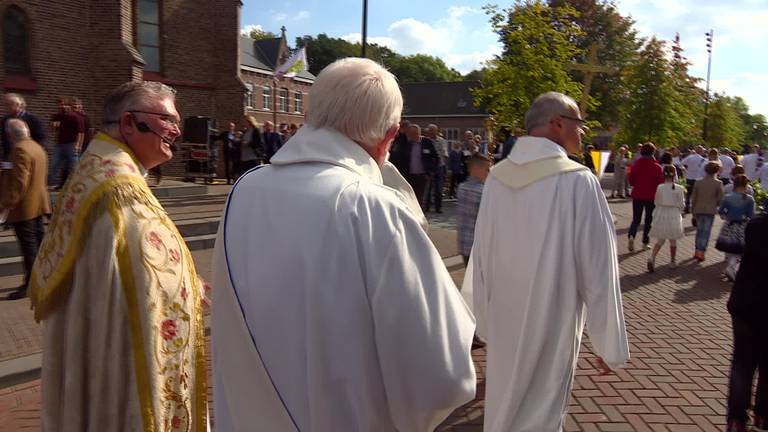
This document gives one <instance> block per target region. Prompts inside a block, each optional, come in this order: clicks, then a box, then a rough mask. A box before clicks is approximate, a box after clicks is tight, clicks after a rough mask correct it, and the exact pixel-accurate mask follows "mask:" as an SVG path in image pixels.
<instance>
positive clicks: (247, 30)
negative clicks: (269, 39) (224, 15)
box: [240, 24, 264, 36]
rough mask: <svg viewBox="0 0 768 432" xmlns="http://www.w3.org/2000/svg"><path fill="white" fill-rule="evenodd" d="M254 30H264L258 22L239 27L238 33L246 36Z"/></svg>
mask: <svg viewBox="0 0 768 432" xmlns="http://www.w3.org/2000/svg"><path fill="white" fill-rule="evenodd" d="M254 30H258V31H264V28H263V27H262V26H261V25H260V24H248V25H247V26H245V27H243V28H241V29H240V34H241V35H243V36H248V35H249V34H251V32H252V31H254Z"/></svg>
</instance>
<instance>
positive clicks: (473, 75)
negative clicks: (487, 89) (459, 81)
mask: <svg viewBox="0 0 768 432" xmlns="http://www.w3.org/2000/svg"><path fill="white" fill-rule="evenodd" d="M486 75H488V69H487V68H480V69H475V70H473V71H470V72H469V73H468V74H466V75H464V80H465V81H482V80H484V79H485V76H486Z"/></svg>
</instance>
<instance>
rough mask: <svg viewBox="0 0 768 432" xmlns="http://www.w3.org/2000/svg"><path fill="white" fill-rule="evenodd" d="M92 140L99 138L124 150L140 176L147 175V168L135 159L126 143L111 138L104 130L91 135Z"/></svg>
mask: <svg viewBox="0 0 768 432" xmlns="http://www.w3.org/2000/svg"><path fill="white" fill-rule="evenodd" d="M93 139H94V140H101V141H104V142H105V143H108V144H112V145H113V146H115V147H117V148H119V149H120V150H122V151H124V152H125V153H127V154H128V156H130V157H131V160H132V161H133V163H134V164H136V167H137V168H138V169H139V172H140V173H141V175H142V177H146V176H147V169H146V168H144V165H142V164H141V163H140V162H139V160H138V159H136V155H135V154H134V153H133V150H131V148H130V147H128V144H126V143H124V142H122V141H120V140H117V139H115V138H112V137H111V136H109V135H107V134H106V133H104V132H99V133H97V134H96V136H95V137H93Z"/></svg>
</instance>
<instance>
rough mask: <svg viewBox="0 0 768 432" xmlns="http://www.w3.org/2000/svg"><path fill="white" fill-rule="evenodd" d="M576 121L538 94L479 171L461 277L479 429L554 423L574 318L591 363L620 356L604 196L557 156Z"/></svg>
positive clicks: (575, 341)
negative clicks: (504, 149)
mask: <svg viewBox="0 0 768 432" xmlns="http://www.w3.org/2000/svg"><path fill="white" fill-rule="evenodd" d="M583 125H584V120H583V119H582V118H581V116H580V115H579V108H578V106H577V105H576V103H575V102H574V101H573V99H571V98H569V97H567V96H565V95H563V94H561V93H555V92H550V93H545V94H543V95H541V96H539V97H538V98H537V99H536V100H535V101H534V102H533V104H532V105H531V108H530V109H529V110H528V113H527V114H526V116H525V129H526V130H527V131H528V134H529V135H528V136H523V137H520V138H519V139H518V140H517V143H516V144H515V147H514V148H513V149H512V150H511V151H510V153H509V155H508V156H507V158H506V159H505V160H504V161H502V162H500V163H499V164H497V165H496V166H495V168H494V169H493V170H492V171H491V175H490V176H489V177H488V179H487V180H486V184H485V190H484V191H483V200H482V202H481V203H480V212H479V215H478V218H477V225H476V226H477V228H476V230H475V239H474V247H473V251H472V257H471V269H469V270H468V271H467V274H468V276H467V279H468V280H467V282H466V283H467V285H470V284H471V286H472V289H473V294H474V305H475V314H476V316H477V320H478V335H479V336H481V337H485V338H487V342H488V359H487V361H488V369H487V375H486V382H487V388H486V399H485V408H486V410H485V429H484V430H485V431H493V432H502V431H504V432H507V431H515V432H555V431H560V430H561V428H562V426H563V420H564V416H565V409H566V407H567V405H568V397H569V395H570V389H571V383H572V380H573V371H574V367H575V366H576V360H577V359H578V352H579V344H580V342H581V334H582V330H583V326H584V323H585V321H586V324H587V326H588V327H589V337H590V340H591V342H592V345H593V347H594V350H595V352H596V353H597V354H598V355H599V356H600V357H598V360H597V367H598V369H599V370H600V371H601V372H602V373H608V372H610V370H612V369H615V368H618V367H621V366H622V365H623V364H624V363H625V362H626V361H627V359H628V358H629V348H628V345H627V338H626V333H625V328H624V317H623V312H622V306H621V291H620V287H619V266H618V261H617V258H616V240H615V233H614V228H613V220H612V218H611V213H610V211H609V210H608V203H607V202H606V200H605V196H604V195H603V191H602V189H601V187H600V183H599V181H598V179H597V177H595V176H594V175H593V174H592V173H590V172H589V170H588V169H587V168H586V167H584V166H583V165H580V164H578V163H576V162H573V161H571V160H569V159H568V154H571V153H578V152H579V151H581V136H582V135H583V133H584V131H583ZM467 288H468V287H467ZM603 359H604V360H603Z"/></svg>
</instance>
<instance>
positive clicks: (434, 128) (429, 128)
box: [427, 123, 439, 131]
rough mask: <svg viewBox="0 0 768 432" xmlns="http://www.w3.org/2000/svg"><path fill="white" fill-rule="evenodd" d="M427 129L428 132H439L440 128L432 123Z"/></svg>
mask: <svg viewBox="0 0 768 432" xmlns="http://www.w3.org/2000/svg"><path fill="white" fill-rule="evenodd" d="M427 129H428V130H435V131H437V130H438V129H439V128H438V127H437V125H436V124H434V123H430V124H428V125H427Z"/></svg>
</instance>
